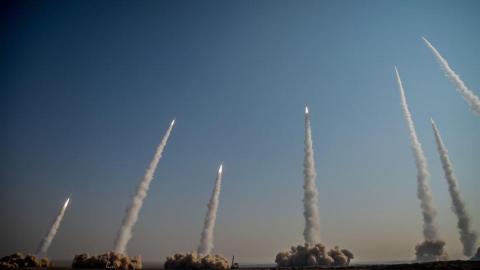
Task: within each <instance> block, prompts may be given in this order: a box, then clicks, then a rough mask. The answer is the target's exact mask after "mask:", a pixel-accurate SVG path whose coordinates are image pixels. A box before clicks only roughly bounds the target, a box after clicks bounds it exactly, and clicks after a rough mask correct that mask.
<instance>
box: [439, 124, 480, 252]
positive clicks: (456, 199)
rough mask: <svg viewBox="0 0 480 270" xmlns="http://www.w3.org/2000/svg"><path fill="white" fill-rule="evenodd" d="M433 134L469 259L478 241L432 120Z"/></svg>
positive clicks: (445, 149)
mask: <svg viewBox="0 0 480 270" xmlns="http://www.w3.org/2000/svg"><path fill="white" fill-rule="evenodd" d="M432 128H433V133H434V134H435V141H436V142H437V150H438V154H439V155H440V161H441V162H442V167H443V171H444V173H445V179H447V183H448V191H449V192H450V197H451V198H452V210H453V212H454V213H455V215H457V218H458V222H457V227H458V229H459V231H460V241H461V242H462V245H463V254H464V255H465V256H467V257H471V256H473V253H474V252H475V242H476V241H477V235H476V233H475V232H474V231H473V230H472V229H471V228H470V217H469V216H468V214H467V210H466V208H465V203H464V201H463V199H462V194H461V193H460V189H459V187H458V180H457V177H456V176H455V173H454V172H453V165H452V162H451V161H450V158H449V157H448V151H447V148H446V147H445V145H444V144H443V140H442V137H441V136H440V131H439V130H438V127H437V125H436V124H435V122H434V121H433V119H432Z"/></svg>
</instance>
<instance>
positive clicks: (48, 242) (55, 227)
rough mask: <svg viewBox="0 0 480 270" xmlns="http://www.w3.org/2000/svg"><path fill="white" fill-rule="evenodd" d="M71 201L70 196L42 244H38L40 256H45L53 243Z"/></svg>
mask: <svg viewBox="0 0 480 270" xmlns="http://www.w3.org/2000/svg"><path fill="white" fill-rule="evenodd" d="M69 202H70V198H68V199H67V200H66V201H65V203H64V204H63V207H62V209H60V212H59V213H58V215H57V217H56V218H55V221H54V222H53V224H52V226H51V227H50V230H48V232H47V234H46V235H45V237H44V238H43V239H42V242H40V245H39V246H38V249H37V255H38V256H40V257H44V256H45V255H46V254H47V251H48V248H49V247H50V245H51V244H52V241H53V238H55V235H56V234H57V232H58V229H59V228H60V224H61V223H62V219H63V216H64V215H65V211H66V210H67V207H68V203H69Z"/></svg>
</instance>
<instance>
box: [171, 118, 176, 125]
mask: <svg viewBox="0 0 480 270" xmlns="http://www.w3.org/2000/svg"><path fill="white" fill-rule="evenodd" d="M175 120H176V119H175V118H174V119H173V120H172V123H170V126H173V125H175Z"/></svg>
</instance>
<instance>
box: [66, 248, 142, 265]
mask: <svg viewBox="0 0 480 270" xmlns="http://www.w3.org/2000/svg"><path fill="white" fill-rule="evenodd" d="M72 268H90V269H142V258H141V257H140V256H138V257H128V256H126V255H125V254H119V253H114V252H107V253H105V254H100V255H92V256H90V255H88V254H87V253H82V254H78V255H75V257H74V258H73V262H72Z"/></svg>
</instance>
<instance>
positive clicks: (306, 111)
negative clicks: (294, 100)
mask: <svg viewBox="0 0 480 270" xmlns="http://www.w3.org/2000/svg"><path fill="white" fill-rule="evenodd" d="M305 114H308V106H305Z"/></svg>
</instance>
